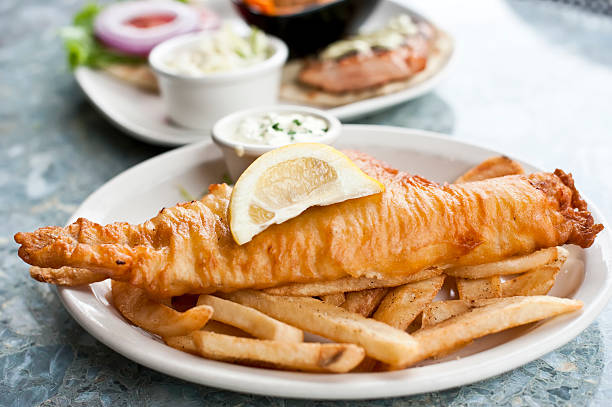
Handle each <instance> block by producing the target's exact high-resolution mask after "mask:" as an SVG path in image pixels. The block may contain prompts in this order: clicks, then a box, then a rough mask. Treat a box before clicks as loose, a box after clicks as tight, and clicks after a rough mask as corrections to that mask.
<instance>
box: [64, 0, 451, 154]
mask: <svg viewBox="0 0 612 407" xmlns="http://www.w3.org/2000/svg"><path fill="white" fill-rule="evenodd" d="M382 3H388V4H389V5H388V7H399V8H401V9H403V10H406V11H407V12H410V13H412V14H415V15H418V16H421V17H422V18H424V19H425V20H427V21H428V22H429V23H431V24H432V25H434V26H435V27H436V29H437V30H440V31H442V32H444V33H445V35H446V36H447V37H448V38H449V39H450V40H451V43H452V45H451V48H450V51H449V56H448V59H447V60H446V61H445V62H444V64H443V65H441V66H440V67H439V69H438V71H437V72H435V73H434V74H433V75H432V76H431V77H430V78H428V79H426V80H424V81H423V82H420V83H418V84H416V85H414V86H411V87H408V88H406V89H402V90H399V91H397V92H393V93H390V94H387V95H380V96H376V97H371V98H368V99H364V100H359V101H356V102H353V103H348V104H346V105H342V106H337V107H331V108H322V110H324V111H326V112H327V113H329V114H332V115H334V116H336V117H337V118H338V119H339V120H342V121H345V120H352V119H356V118H358V117H362V116H364V115H368V114H374V113H376V112H378V111H381V110H384V109H387V108H389V107H392V106H395V105H398V104H400V103H403V102H408V101H410V100H413V99H416V98H418V97H421V96H423V95H425V94H427V93H428V92H430V91H431V90H433V89H434V88H435V87H436V86H438V84H439V83H440V82H442V81H443V80H444V79H445V78H446V77H447V75H448V72H449V71H450V68H451V66H452V65H453V63H454V61H455V59H456V58H455V57H456V43H455V40H454V36H453V35H452V34H450V33H449V31H448V30H446V29H444V28H443V27H440V26H439V25H438V24H435V23H434V22H433V21H432V19H431V18H430V17H429V16H427V15H424V14H422V13H421V12H419V11H418V8H417V9H416V10H415V9H413V7H412V6H408V5H406V4H403V3H400V2H398V1H397V0H382V2H381V4H380V5H379V6H378V7H381V5H382ZM213 8H214V6H213ZM95 71H97V70H94V69H91V68H89V67H86V66H80V67H78V68H77V69H75V71H74V77H75V80H76V82H77V84H78V85H79V87H80V88H81V90H82V92H83V93H84V94H85V96H86V98H87V99H88V100H89V102H90V103H91V104H92V105H93V106H94V108H95V109H96V110H97V111H98V112H100V113H101V114H102V115H103V116H104V117H105V118H106V119H107V120H108V121H109V122H110V123H111V124H113V125H114V126H115V127H117V128H118V129H119V130H121V131H123V132H125V133H126V134H127V135H129V136H130V137H133V138H135V139H137V140H140V141H143V142H145V143H149V144H153V145H159V146H165V147H180V146H184V145H187V144H193V143H200V142H201V141H202V140H204V139H209V138H210V130H211V129H208V130H193V129H187V128H185V129H184V130H182V131H184V132H185V133H187V132H199V133H202V134H201V135H198V136H193V138H192V137H191V136H189V135H187V134H181V135H178V134H174V135H170V136H166V135H163V134H162V133H163V130H162V129H155V128H148V127H143V126H142V125H141V124H139V123H135V122H132V121H131V120H130V119H129V118H128V117H127V116H126V115H124V114H122V113H121V112H117V111H114V110H113V109H108V108H105V107H103V106H105V105H107V104H109V103H111V102H104V101H102V102H101V100H100V98H99V97H97V96H95V95H94V94H95V92H94V91H93V90H92V89H91V83H92V80H91V79H88V78H89V75H90V74H96V72H95ZM98 74H105V75H109V74H108V73H104V72H101V73H99V72H98ZM116 80H118V79H116ZM104 100H106V99H104ZM109 100H110V99H109ZM279 104H281V105H282V104H291V103H290V102H284V101H282V100H279ZM306 106H309V107H315V108H317V106H311V105H306ZM110 112H112V114H111V113H110ZM176 128H177V129H181V127H180V126H178V125H176Z"/></svg>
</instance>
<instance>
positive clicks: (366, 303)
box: [341, 288, 389, 318]
mask: <svg viewBox="0 0 612 407" xmlns="http://www.w3.org/2000/svg"><path fill="white" fill-rule="evenodd" d="M388 291H389V289H388V288H372V289H369V290H363V291H354V292H350V293H348V294H346V301H345V302H344V304H342V305H341V307H342V308H344V309H345V310H347V311H349V312H354V313H356V314H359V315H362V316H364V317H366V318H367V317H369V316H370V315H372V312H374V310H375V309H376V307H378V304H380V302H381V301H382V299H383V298H384V297H385V295H387V292H388Z"/></svg>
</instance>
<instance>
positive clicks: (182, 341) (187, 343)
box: [163, 335, 199, 355]
mask: <svg viewBox="0 0 612 407" xmlns="http://www.w3.org/2000/svg"><path fill="white" fill-rule="evenodd" d="M163 339H164V342H165V343H166V345H168V346H171V347H173V348H174V349H177V350H180V351H182V352H187V353H191V354H193V355H199V353H198V348H197V347H196V344H195V342H194V341H193V338H192V337H191V335H182V336H168V337H165V338H163Z"/></svg>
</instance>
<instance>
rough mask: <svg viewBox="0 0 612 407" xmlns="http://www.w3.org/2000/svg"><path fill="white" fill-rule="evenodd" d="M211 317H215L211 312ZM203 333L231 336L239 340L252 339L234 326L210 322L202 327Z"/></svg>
mask: <svg viewBox="0 0 612 407" xmlns="http://www.w3.org/2000/svg"><path fill="white" fill-rule="evenodd" d="M213 315H215V313H214V311H213ZM202 330H203V331H208V332H214V333H216V334H223V335H231V336H239V337H241V338H252V337H253V336H252V335H249V334H248V333H246V332H244V331H243V330H242V329H240V328H236V327H235V326H231V325H227V324H224V323H223V322H219V321H213V320H210V321H208V322H207V323H206V325H204V327H203V328H202Z"/></svg>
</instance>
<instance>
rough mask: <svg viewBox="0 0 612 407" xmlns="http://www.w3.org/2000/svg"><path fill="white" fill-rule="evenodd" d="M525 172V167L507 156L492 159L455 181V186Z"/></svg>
mask: <svg viewBox="0 0 612 407" xmlns="http://www.w3.org/2000/svg"><path fill="white" fill-rule="evenodd" d="M524 172H525V171H524V170H523V166H522V165H521V164H519V163H518V162H516V161H514V160H512V159H510V158H508V157H506V156H498V157H491V158H489V159H488V160H484V161H483V162H481V163H480V164H478V165H477V166H475V167H473V168H471V169H470V170H468V171H467V172H466V173H465V174H463V175H462V176H460V177H459V178H457V179H456V180H455V184H462V183H464V182H473V181H482V180H485V179H489V178H497V177H503V176H506V175H516V174H523V173H524Z"/></svg>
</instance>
